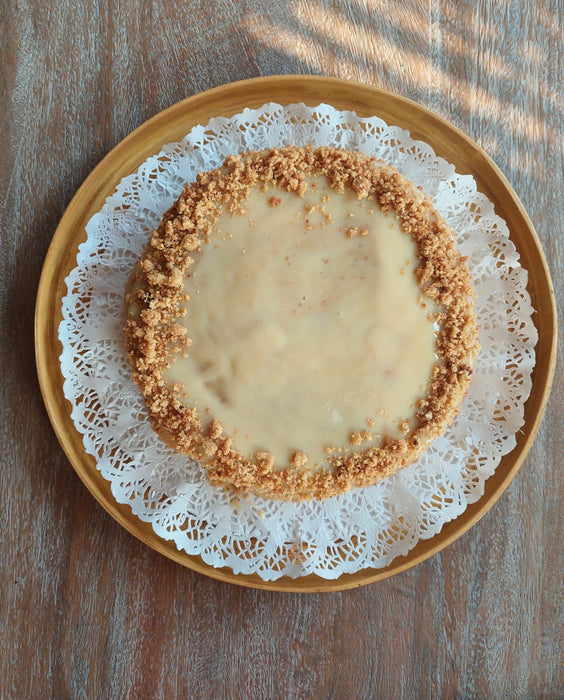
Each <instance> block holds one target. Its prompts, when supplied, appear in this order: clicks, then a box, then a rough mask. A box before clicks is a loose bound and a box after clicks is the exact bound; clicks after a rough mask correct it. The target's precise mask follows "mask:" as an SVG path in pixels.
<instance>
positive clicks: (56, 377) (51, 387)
mask: <svg viewBox="0 0 564 700" xmlns="http://www.w3.org/2000/svg"><path fill="white" fill-rule="evenodd" d="M294 90H295V91H296V92H298V93H300V94H297V95H296V96H295V98H294V99H291V100H281V99H280V95H281V94H283V93H286V92H289V93H292V92H293V91H294ZM277 93H278V94H277ZM335 93H338V94H339V96H340V97H339V99H343V95H345V96H346V95H347V94H352V95H354V96H355V99H356V100H357V102H358V103H359V104H358V105H357V107H358V106H359V105H360V106H361V107H362V106H364V107H365V109H367V110H368V112H366V113H365V114H361V116H367V115H368V113H369V112H370V108H369V107H368V103H378V102H379V101H381V102H383V103H384V104H393V105H397V106H401V107H403V108H404V109H406V110H409V111H410V112H411V111H413V112H415V113H416V114H419V115H421V114H422V115H423V116H424V117H425V118H427V119H428V120H429V122H430V124H431V126H430V129H431V132H430V135H431V137H433V138H432V139H431V141H429V136H427V138H421V140H423V141H425V142H426V143H429V145H431V147H432V148H433V149H434V151H435V153H436V154H437V155H440V156H442V157H445V158H446V159H447V160H448V161H449V162H453V160H452V155H451V156H450V157H448V156H444V155H443V154H441V153H440V149H439V151H437V148H436V145H435V143H433V140H435V141H436V140H437V139H438V138H439V136H440V134H441V133H442V134H443V137H444V133H447V134H448V135H449V136H450V137H451V138H456V139H457V141H458V142H460V141H461V142H462V144H460V143H458V146H459V147H462V146H464V145H465V146H466V147H468V148H470V152H469V154H467V155H466V160H469V161H470V163H476V164H477V163H482V164H484V165H486V166H487V168H488V169H489V171H490V177H493V178H494V179H495V180H497V182H498V184H499V185H500V186H501V187H502V189H503V190H504V193H505V194H508V195H509V197H510V200H511V202H510V204H512V205H513V210H514V211H515V212H516V214H515V216H516V217H517V219H519V218H520V219H521V221H520V222H519V223H520V225H521V226H522V230H521V229H519V235H518V238H519V241H520V242H521V244H522V245H521V246H519V245H518V244H517V241H516V240H515V237H514V236H515V235H516V234H515V232H514V231H512V229H511V227H509V228H510V238H511V240H512V241H513V243H514V244H515V246H516V248H517V251H518V252H519V256H520V259H521V260H523V257H525V258H527V259H529V258H531V257H532V256H536V263H537V264H536V266H535V268H534V272H533V271H532V270H531V267H530V266H526V265H525V264H523V267H524V268H525V269H526V270H527V271H528V274H529V283H528V285H527V286H528V287H530V286H531V285H533V287H534V288H535V289H536V287H537V286H538V288H539V291H541V288H542V289H544V294H543V295H542V296H541V295H540V294H539V297H538V301H542V315H541V308H540V307H539V304H538V303H537V304H534V307H535V309H536V311H535V313H534V314H533V322H534V323H535V326H536V327H537V330H539V340H538V342H537V345H536V347H535V355H536V358H537V360H536V365H535V368H534V370H533V375H532V379H533V382H532V388H531V394H530V395H529V398H528V399H527V401H526V402H525V408H524V414H525V422H524V425H523V427H522V429H521V431H520V433H522V434H524V433H525V427H527V431H526V436H525V437H524V438H521V439H520V440H519V435H518V442H517V445H516V446H515V447H514V449H513V450H512V451H511V452H510V453H508V454H507V455H504V457H503V458H502V460H501V462H500V464H499V465H498V467H497V468H496V471H495V472H494V474H493V475H492V476H491V477H489V478H488V479H487V480H486V482H485V486H484V493H483V494H482V496H481V497H480V498H479V499H478V501H477V502H476V503H474V504H469V505H468V506H467V507H466V509H465V511H464V512H463V513H462V514H461V515H460V516H458V517H457V518H455V519H454V520H453V521H450V522H449V523H446V524H445V525H444V526H443V528H442V529H441V531H440V532H439V533H437V534H436V535H434V536H433V537H432V538H430V539H428V540H420V541H419V542H418V543H417V545H415V547H414V548H413V549H411V550H410V552H409V553H408V554H407V555H404V556H400V557H396V558H395V559H394V560H393V561H392V562H391V563H390V564H389V565H388V566H386V567H383V568H381V569H374V568H365V569H361V570H359V571H358V572H355V573H351V574H341V576H340V577H339V578H337V579H326V578H323V577H320V576H317V575H315V574H309V575H307V576H303V577H299V578H296V579H293V578H290V577H288V576H283V577H281V578H278V579H276V580H274V581H265V580H263V579H262V578H260V577H259V576H258V575H257V574H235V573H234V572H233V571H232V570H231V569H229V568H227V567H224V568H215V567H213V566H211V565H209V564H207V563H205V562H204V561H203V560H202V559H201V557H200V556H198V555H190V554H187V553H186V552H183V551H180V550H178V549H177V548H176V546H175V545H174V543H173V542H171V541H168V540H164V539H162V538H161V537H160V536H159V535H157V534H156V533H155V532H154V530H153V529H152V527H151V525H150V524H149V523H147V522H145V521H143V520H141V519H140V518H138V517H137V516H135V515H133V513H132V511H131V508H130V507H129V506H127V505H124V504H120V503H118V502H117V501H116V500H115V499H114V498H113V495H112V493H111V488H110V484H109V482H107V481H106V480H105V479H104V477H103V476H102V475H101V473H100V472H99V471H98V469H97V467H96V461H95V459H94V457H92V456H91V455H89V454H88V453H86V451H85V449H84V446H83V443H82V435H81V434H80V433H79V432H78V430H77V428H76V427H75V426H74V423H73V422H72V418H71V406H70V403H69V402H68V401H67V399H66V398H65V397H64V393H63V377H62V374H61V370H60V363H59V356H60V352H61V350H62V346H61V345H60V341H59V340H58V326H59V321H60V320H61V318H62V316H61V308H60V307H61V301H62V297H63V296H64V294H66V284H65V278H66V275H67V274H68V271H70V269H72V268H73V267H74V266H75V265H76V253H77V252H78V245H79V244H80V242H82V241H83V240H84V239H85V238H86V232H85V230H84V229H81V230H77V229H75V228H73V227H72V226H70V225H71V224H72V223H73V222H74V221H75V220H76V219H77V218H78V219H80V218H82V219H85V220H86V221H88V220H89V218H90V217H91V216H92V214H94V213H96V211H98V210H99V208H94V210H93V211H91V210H92V209H93V207H94V204H95V203H96V202H98V201H99V200H100V198H101V197H102V196H104V201H105V197H106V196H109V195H111V194H112V192H113V191H114V189H115V186H116V185H117V184H118V183H119V181H120V180H121V179H122V177H124V176H125V175H128V174H130V172H133V171H134V169H136V167H134V168H133V169H131V170H130V171H129V172H124V173H122V174H120V173H121V172H122V170H123V169H124V168H125V164H122V165H121V166H119V167H117V173H118V175H117V176H115V177H114V178H113V179H112V178H111V177H110V174H111V173H114V170H116V169H115V168H114V170H112V171H111V173H110V172H106V169H107V166H108V164H109V163H112V162H113V161H115V160H116V158H117V159H119V158H120V157H122V156H125V155H127V156H128V157H129V159H125V158H122V161H125V163H127V164H129V167H131V163H132V162H134V161H135V160H136V157H135V156H136V155H137V157H138V156H139V151H135V150H133V152H132V147H133V148H134V146H135V144H136V142H137V141H139V139H141V140H142V138H143V137H144V136H145V135H146V134H149V136H150V138H149V142H150V143H151V148H156V149H157V150H156V151H153V152H158V150H160V148H161V147H162V146H163V145H164V144H165V143H169V142H171V140H172V139H165V140H164V141H159V144H160V145H156V146H153V143H154V142H155V140H156V135H158V134H161V132H163V131H165V130H167V128H168V130H169V131H170V130H171V129H173V126H174V125H175V124H176V122H178V121H180V123H181V124H187V126H186V127H184V128H185V132H184V133H188V131H189V130H190V129H191V128H192V126H194V125H195V124H196V123H201V120H200V119H198V118H197V117H195V118H196V121H195V122H194V121H193V120H191V121H189V122H187V121H186V119H190V115H191V114H199V113H200V112H202V111H204V112H205V111H206V109H207V110H209V109H210V108H212V107H219V105H220V104H221V109H220V110H219V111H214V112H213V113H212V112H209V114H208V117H207V119H206V121H207V120H208V119H210V118H211V117H214V116H226V115H229V116H231V115H232V114H235V113H237V112H240V111H242V109H244V107H248V106H259V104H265V103H267V102H278V103H280V104H290V103H291V102H305V103H306V104H309V105H310V106H314V105H315V104H320V103H321V102H325V103H327V104H334V102H333V101H332V100H331V99H330V95H331V94H335ZM323 94H326V96H327V99H326V100H323V99H319V97H322V96H323ZM266 95H268V98H267V99H265V96H266ZM261 96H262V97H261ZM337 101H338V100H337ZM206 104H207V105H208V106H207V107H206ZM202 105H203V106H202ZM241 105H243V106H241ZM338 109H347V107H338ZM348 109H351V110H353V111H357V112H358V111H359V110H358V108H355V107H354V106H352V105H351V106H349V107H348ZM394 110H395V107H393V108H392V112H393V111H394ZM359 113H362V109H361V112H359ZM406 114H407V112H406ZM377 116H382V115H381V113H380V114H378V115H377ZM382 118H384V117H382ZM171 120H172V126H171ZM175 120H176V121H175ZM385 121H387V123H390V121H389V118H388V119H385ZM401 121H402V120H401V119H400V122H401ZM203 123H205V122H203ZM392 123H395V124H397V125H398V126H400V127H402V128H407V127H406V126H402V124H401V123H398V122H397V121H393V122H392ZM174 128H176V127H175V126H174ZM441 129H442V130H444V131H443V132H441ZM408 130H410V131H411V134H412V137H413V138H420V137H419V136H417V133H415V134H414V130H413V129H408ZM415 131H416V130H415ZM149 155H150V153H149ZM146 157H147V156H146V155H143V153H142V154H141V156H140V159H139V161H138V164H137V167H138V165H140V164H141V163H142V162H143V161H144V160H145V159H146ZM120 162H121V161H120ZM454 165H455V168H456V171H457V172H459V173H460V172H461V170H460V169H459V168H458V167H457V166H456V163H454ZM471 174H472V175H473V176H474V177H475V178H476V177H477V176H476V173H475V172H472V173H471ZM116 177H117V181H116ZM488 182H489V180H488ZM93 185H95V188H94V192H91V189H92V187H93ZM479 189H480V188H479ZM480 191H483V190H480ZM486 196H488V198H489V199H490V200H491V197H490V196H489V195H486ZM492 201H493V203H494V206H495V208H496V212H497V210H498V206H497V205H498V201H496V200H492ZM502 218H503V217H502ZM508 226H509V222H508ZM69 242H70V243H72V245H69ZM62 244H65V245H62ZM525 244H527V249H526V251H525V250H523V245H525ZM545 297H546V298H545ZM541 322H542V325H543V328H544V329H545V330H547V329H548V330H549V331H550V332H549V333H548V334H547V333H544V334H541V333H540V330H541V329H540V327H539V325H541ZM542 336H544V337H542ZM556 344H557V323H556V303H555V298H554V288H553V285H552V280H551V277H550V272H549V269H548V264H547V262H546V258H545V256H544V252H543V250H542V246H541V244H540V241H539V239H538V236H537V234H536V231H535V229H534V227H533V224H532V222H531V221H530V219H529V217H528V215H527V213H526V211H525V209H524V207H523V205H522V204H521V202H520V200H519V198H518V197H517V195H516V193H515V192H514V190H513V188H512V187H511V185H510V183H509V181H508V180H507V178H506V177H505V176H504V175H503V173H502V172H501V170H500V169H499V168H498V166H497V165H496V164H495V163H494V161H493V160H492V159H491V158H490V156H488V154H487V153H486V152H485V151H484V150H483V149H482V148H481V147H480V146H479V145H478V144H477V143H475V142H474V141H473V140H472V139H471V138H470V137H469V136H467V135H466V134H465V133H464V132H462V131H461V130H460V129H458V128H457V127H456V126H455V125H453V124H451V123H450V122H448V121H447V120H445V119H444V118H442V117H440V116H439V115H437V114H435V113H434V112H432V111H431V110H428V109H427V108H426V107H423V106H422V105H419V104H418V103H416V102H414V101H412V100H410V99H409V98H406V97H403V96H401V95H398V94H396V93H393V92H391V91H389V90H385V89H382V88H378V87H376V86H372V85H368V84H364V83H360V82H356V81H349V80H344V79H340V78H333V77H330V76H315V75H279V76H263V77H259V78H250V79H247V80H242V81H236V82H232V83H226V84H225V85H220V86H217V87H214V88H211V89H210V90H206V91H204V92H201V93H197V94H195V95H192V96H190V97H187V98H185V99H183V100H181V101H179V102H177V103H175V104H173V105H171V106H170V107H168V108H166V109H165V110H162V111H161V112H159V113H157V114H156V115H154V116H153V117H151V118H150V119H148V120H146V121H145V122H143V123H142V124H141V125H140V126H138V127H137V128H136V129H134V130H133V131H132V132H130V133H129V134H128V135H127V136H126V137H125V138H124V139H122V140H121V141H120V142H119V143H118V144H116V145H115V146H114V147H113V148H112V149H111V150H110V151H109V152H108V153H107V155H106V156H105V157H104V158H103V159H102V160H101V161H100V162H99V163H98V164H97V165H96V166H95V167H94V168H93V169H92V171H91V172H90V173H89V175H88V176H87V177H86V179H85V180H84V181H83V183H82V184H81V186H80V187H79V188H78V190H77V191H76V193H75V195H74V196H73V198H72V200H71V201H70V203H69V205H68V206H67V208H66V210H65V212H64V213H63V216H62V217H61V219H60V221H59V224H58V226H57V228H56V230H55V233H54V235H53V238H52V240H51V243H50V245H49V249H48V251H47V254H46V257H45V261H44V264H43V268H42V272H41V277H40V281H39V286H38V291H37V298H36V306H35V352H36V367H37V373H38V378H39V384H40V388H41V393H42V396H43V401H44V404H45V407H46V410H47V413H48V415H49V419H50V421H51V424H52V426H53V429H54V432H55V434H56V436H57V439H58V440H59V443H60V444H61V447H62V448H63V451H64V452H65V454H66V456H67V458H68V459H69V461H70V463H71V465H72V467H73V469H74V470H75V471H76V473H77V474H78V476H79V477H80V479H81V480H82V482H83V483H84V484H85V486H86V487H87V488H88V490H89V491H90V492H91V494H92V495H93V496H94V498H95V499H96V500H97V501H98V503H99V504H100V505H101V506H102V507H103V508H104V509H105V510H106V511H107V512H108V513H109V515H110V516H111V517H112V518H113V519H114V520H116V522H118V523H119V524H120V525H121V526H122V527H124V528H125V529H126V530H127V531H128V532H129V533H130V534H132V535H134V536H135V537H136V538H137V539H139V540H140V541H142V542H143V543H144V544H147V545H148V546H150V547H151V548H152V549H154V550H156V551H158V552H159V553H161V554H163V555H164V556H166V557H167V558H169V559H172V560H173V561H176V562H177V563H179V564H181V565H183V566H185V567H187V568H189V569H192V570H194V571H196V572H198V573H202V574H204V575H206V576H209V577H211V578H214V579H218V580H221V581H225V582H229V583H235V584H238V585H242V586H245V587H250V588H258V589H266V590H276V591H287V592H328V591H341V590H347V589H351V588H355V587H358V586H363V585H367V584H369V583H374V582H376V581H379V580H384V579H385V578H388V577H390V576H393V575H396V574H398V573H400V572H402V571H405V570H407V569H409V568H412V567H413V566H416V565H417V564H419V563H421V562H422V561H424V560H425V559H427V558H429V557H431V556H433V555H434V554H436V553H438V552H439V551H441V550H442V549H444V548H445V547H447V546H449V545H450V544H452V543H453V542H454V541H456V540H457V539H458V538H459V537H461V536H462V535H463V534H464V533H465V532H467V531H468V530H469V529H470V528H471V527H472V526H473V525H474V524H475V523H476V522H477V521H478V520H479V519H480V518H481V517H482V516H483V515H485V513H486V512H487V511H488V510H489V509H490V508H491V507H492V506H493V505H494V504H495V503H496V501H497V500H498V499H499V498H500V497H501V495H502V494H503V492H504V491H505V490H506V489H507V487H508V486H509V484H510V483H511V481H512V480H513V478H514V477H515V475H516V474H517V472H518V471H519V469H520V467H521V465H522V463H523V462H524V460H525V458H526V456H527V454H528V452H529V450H530V447H531V445H532V443H533V440H534V438H535V436H536V434H537V432H538V428H539V426H540V423H541V421H542V418H543V415H544V411H545V408H546V404H547V402H548V398H549V394H550V388H551V385H552V380H553V376H554V371H555V365H556ZM539 351H542V353H541V352H539ZM539 355H541V357H540V359H541V360H542V365H540V363H539ZM54 360H56V362H55V363H54V362H53V361H54ZM54 364H55V367H54V368H53V365H54ZM535 382H536V383H535ZM533 391H536V392H537V395H536V403H535V410H534V411H533V415H531V410H532V409H531V407H530V406H531V396H532V395H533ZM496 477H497V478H496Z"/></svg>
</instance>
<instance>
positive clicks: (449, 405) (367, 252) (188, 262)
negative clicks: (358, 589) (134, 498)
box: [125, 147, 478, 501]
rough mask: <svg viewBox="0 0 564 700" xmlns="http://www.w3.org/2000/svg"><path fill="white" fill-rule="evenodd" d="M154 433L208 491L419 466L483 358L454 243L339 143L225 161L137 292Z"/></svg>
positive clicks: (168, 233) (308, 483)
mask: <svg viewBox="0 0 564 700" xmlns="http://www.w3.org/2000/svg"><path fill="white" fill-rule="evenodd" d="M126 306H127V320H126V325H125V339H126V350H127V354H128V357H129V360H130V362H131V367H132V376H133V379H134V381H135V382H136V383H137V384H138V386H139V388H140V390H141V392H142V394H143V396H144V399H145V402H146V405H147V409H148V412H149V415H150V418H151V421H152V423H153V426H154V427H155V429H156V430H157V432H158V433H159V435H160V436H161V438H162V439H163V440H165V441H166V442H167V443H168V444H169V445H171V446H172V447H173V448H174V449H176V450H177V451H179V452H181V453H183V454H185V455H187V456H188V457H190V458H192V459H194V460H198V461H199V462H200V463H201V464H202V465H203V466H204V467H205V469H206V471H207V474H208V477H209V479H210V481H211V482H212V483H213V484H214V485H217V486H219V487H225V488H230V489H233V490H234V491H237V492H251V493H255V494H259V495H262V496H265V497H267V498H273V499H282V500H296V501H297V500H305V499H324V498H328V497H331V496H334V495H337V494H340V493H344V492H346V491H348V490H350V489H352V488H359V487H365V486H369V485H371V484H374V483H376V482H377V481H379V480H380V479H382V478H384V477H387V476H389V475H391V474H393V473H395V472H396V471H398V470H399V469H401V468H402V467H404V466H406V465H407V464H411V463H413V462H415V461H416V460H417V459H418V458H419V457H420V455H421V454H422V452H423V451H424V450H425V449H426V448H427V447H428V445H429V444H430V443H431V442H432V441H433V440H435V439H436V438H437V437H438V436H440V435H441V434H442V433H443V432H444V431H445V430H446V429H447V427H448V426H449V424H450V423H451V422H452V420H453V419H454V418H455V416H456V414H457V413H458V411H459V409H460V405H461V402H462V400H463V397H464V395H465V392H466V390H467V388H468V385H469V382H470V378H471V375H472V365H473V362H474V359H475V356H476V353H477V350H478V340H477V337H478V332H477V324H476V317H475V312H474V292H473V287H472V282H471V277H470V274H469V271H468V268H467V265H466V260H465V258H464V257H463V256H462V255H461V254H460V252H459V251H458V250H457V247H456V239H455V235H454V233H453V232H452V231H451V229H450V228H449V227H448V226H447V224H446V223H445V222H444V220H443V219H442V218H441V217H440V215H439V214H438V213H437V211H436V210H435V209H434V207H433V205H432V202H431V201H430V200H429V199H428V198H427V197H426V196H425V195H424V194H423V193H422V192H421V191H420V190H418V189H417V188H416V187H415V186H414V185H413V184H412V183H411V182H409V181H408V180H407V179H406V178H404V177H403V176H401V175H400V174H399V173H398V172H397V171H396V170H395V169H394V168H392V167H390V166H388V165H385V164H384V163H381V162H379V161H376V160H375V159H374V158H371V157H369V156H366V155H363V154H361V153H358V152H352V151H345V150H341V149H337V148H333V147H322V148H316V149H314V148H312V147H305V148H298V147H283V148H273V149H270V150H268V151H261V152H250V153H246V154H242V155H232V156H229V157H228V158H227V159H226V160H225V162H224V163H223V165H222V166H221V167H220V168H217V169H215V170H212V171H209V172H204V173H199V174H198V176H197V178H196V181H195V182H193V183H191V184H189V185H187V186H186V187H185V189H184V191H183V192H182V194H181V195H180V197H179V198H178V200H177V201H176V202H175V204H174V205H173V206H172V207H171V208H170V209H169V210H168V211H167V212H166V213H165V214H164V216H163V219H162V221H161V223H160V225H159V227H158V228H157V229H156V230H155V231H153V233H152V235H151V239H150V241H149V243H148V244H147V246H146V247H145V249H144V251H143V253H142V256H141V259H140V261H139V262H138V264H137V265H136V266H135V269H134V272H133V274H132V277H131V279H130V282H129V285H128V289H127V293H126Z"/></svg>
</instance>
